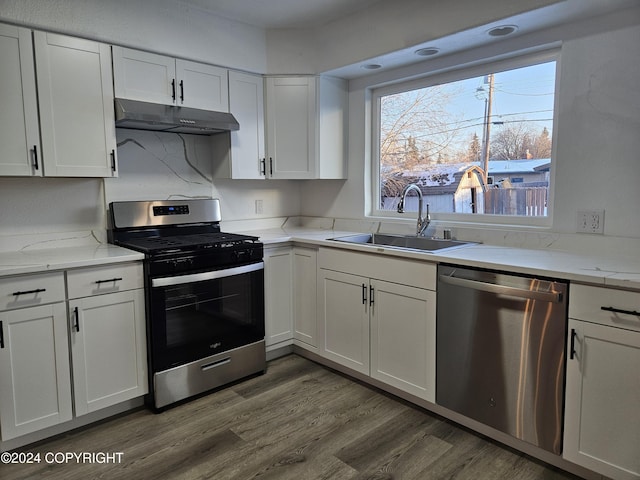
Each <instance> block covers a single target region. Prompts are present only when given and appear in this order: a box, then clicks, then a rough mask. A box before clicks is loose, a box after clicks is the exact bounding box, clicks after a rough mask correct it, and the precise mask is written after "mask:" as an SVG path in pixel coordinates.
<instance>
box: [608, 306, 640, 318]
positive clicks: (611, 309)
mask: <svg viewBox="0 0 640 480" xmlns="http://www.w3.org/2000/svg"><path fill="white" fill-rule="evenodd" d="M600 310H604V311H605V312H613V313H624V314H625V315H635V316H636V317H640V312H636V311H635V310H623V309H621V308H615V307H600Z"/></svg>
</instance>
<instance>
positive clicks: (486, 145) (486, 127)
mask: <svg viewBox="0 0 640 480" xmlns="http://www.w3.org/2000/svg"><path fill="white" fill-rule="evenodd" d="M486 82H487V83H488V84H489V95H488V96H487V99H486V104H485V119H484V145H483V152H482V154H483V166H482V168H483V170H484V184H485V185H486V184H487V180H488V177H489V150H490V148H489V145H490V142H489V136H490V134H491V104H492V103H493V73H490V74H489V75H487V79H486Z"/></svg>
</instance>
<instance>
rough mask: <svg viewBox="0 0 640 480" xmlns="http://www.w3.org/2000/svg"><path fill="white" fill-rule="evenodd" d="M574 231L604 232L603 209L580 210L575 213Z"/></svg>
mask: <svg viewBox="0 0 640 480" xmlns="http://www.w3.org/2000/svg"><path fill="white" fill-rule="evenodd" d="M576 232H578V233H604V210H580V211H579V212H578V215H577V225H576Z"/></svg>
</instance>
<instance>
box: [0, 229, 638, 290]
mask: <svg viewBox="0 0 640 480" xmlns="http://www.w3.org/2000/svg"><path fill="white" fill-rule="evenodd" d="M243 233H245V234H249V235H255V236H257V237H259V238H260V240H261V241H262V242H263V243H264V245H265V248H269V247H273V246H277V245H280V244H284V243H289V242H295V243H296V244H300V245H309V246H314V247H318V246H324V247H334V248H342V249H347V250H351V251H354V252H363V253H375V254H384V255H391V256H396V257H401V258H410V259H415V260H420V261H429V262H436V263H454V264H457V265H462V266H470V267H480V268H489V269H496V270H503V271H509V272H514V273H522V274H528V275H538V276H546V277H552V278H558V279H563V280H570V281H575V282H582V283H590V284H594V285H603V286H610V287H618V288H627V289H632V290H638V291H640V258H637V257H632V256H614V255H607V256H604V255H586V254H578V253H571V252H566V251H559V250H551V249H532V248H515V247H505V246H498V245H488V244H487V245H485V244H471V245H468V246H465V247H462V248H458V249H454V250H447V251H443V252H440V253H426V252H419V251H410V250H402V249H397V248H389V247H382V246H374V245H366V244H365V245H363V244H351V243H344V242H335V241H333V240H331V238H334V237H339V236H343V235H354V234H355V233H357V232H353V231H338V230H331V229H317V228H309V227H287V228H263V229H256V230H246V231H243ZM143 258H144V255H143V254H142V253H139V252H134V251H132V250H128V249H126V248H122V247H117V246H115V245H110V244H105V243H100V244H95V245H87V246H74V247H60V248H47V249H23V250H18V251H9V252H0V277H2V276H9V275H19V274H25V273H37V272H46V271H52V270H63V269H68V268H78V267H88V266H98V265H107V264H110V263H119V262H129V261H137V260H142V259H143Z"/></svg>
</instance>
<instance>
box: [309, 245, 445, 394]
mask: <svg viewBox="0 0 640 480" xmlns="http://www.w3.org/2000/svg"><path fill="white" fill-rule="evenodd" d="M318 266H319V270H318V323H319V345H320V348H319V353H320V355H322V356H324V357H325V358H327V359H329V360H332V361H334V362H336V363H338V364H341V365H344V366H346V367H348V368H350V369H353V370H355V371H357V372H360V373H363V374H365V375H369V376H371V377H372V378H375V379H377V380H380V381H381V382H384V383H386V384H388V385H391V386H394V387H396V388H399V389H401V390H403V391H405V392H407V393H411V394H413V395H416V396H419V397H421V398H424V399H426V400H428V401H431V402H433V401H434V400H435V313H436V310H435V284H436V267H435V264H430V263H424V262H415V261H407V260H404V259H394V258H391V257H381V256H376V255H366V254H356V253H350V252H344V251H339V250H331V249H320V252H319V257H318Z"/></svg>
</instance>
